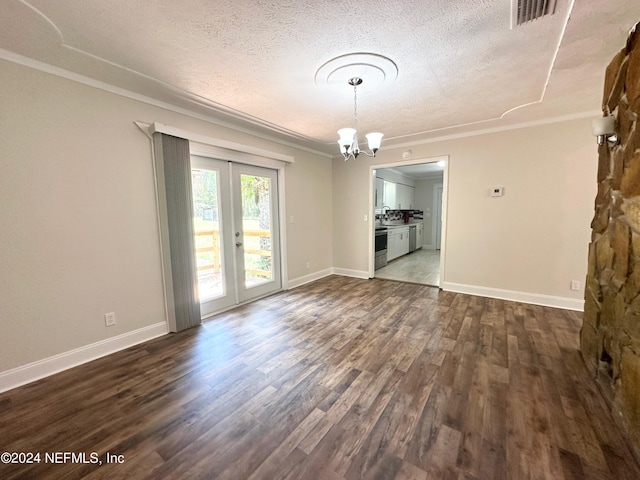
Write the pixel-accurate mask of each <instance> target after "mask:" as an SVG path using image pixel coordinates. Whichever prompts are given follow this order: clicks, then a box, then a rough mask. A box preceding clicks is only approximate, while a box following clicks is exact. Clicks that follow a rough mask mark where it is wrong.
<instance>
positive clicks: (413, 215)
mask: <svg viewBox="0 0 640 480" xmlns="http://www.w3.org/2000/svg"><path fill="white" fill-rule="evenodd" d="M422 217H423V212H422V210H387V211H385V213H376V222H377V223H391V224H393V223H415V222H417V221H421V220H422Z"/></svg>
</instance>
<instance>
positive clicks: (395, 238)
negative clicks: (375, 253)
mask: <svg viewBox="0 0 640 480" xmlns="http://www.w3.org/2000/svg"><path fill="white" fill-rule="evenodd" d="M407 253H409V227H403V228H391V229H389V233H388V235H387V261H388V262H390V261H391V260H393V259H395V258H398V257H401V256H402V255H406V254H407Z"/></svg>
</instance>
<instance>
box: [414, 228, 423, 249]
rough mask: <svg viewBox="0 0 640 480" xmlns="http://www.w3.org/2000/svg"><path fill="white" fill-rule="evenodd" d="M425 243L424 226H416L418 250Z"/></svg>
mask: <svg viewBox="0 0 640 480" xmlns="http://www.w3.org/2000/svg"><path fill="white" fill-rule="evenodd" d="M423 241H424V225H423V224H422V223H419V224H418V225H416V250H417V249H418V248H422V243H423Z"/></svg>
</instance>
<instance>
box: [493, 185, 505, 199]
mask: <svg viewBox="0 0 640 480" xmlns="http://www.w3.org/2000/svg"><path fill="white" fill-rule="evenodd" d="M503 195H504V187H493V188H492V189H491V196H492V197H501V196H503Z"/></svg>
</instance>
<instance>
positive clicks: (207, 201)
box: [191, 169, 225, 302]
mask: <svg viewBox="0 0 640 480" xmlns="http://www.w3.org/2000/svg"><path fill="white" fill-rule="evenodd" d="M219 182H220V176H219V172H218V171H217V170H200V169H192V170H191V184H192V189H193V211H194V217H195V218H194V222H193V224H194V229H195V241H196V264H197V268H198V292H199V295H200V301H201V302H202V301H203V300H206V299H212V298H218V297H221V296H223V295H224V294H225V286H224V282H223V268H224V265H223V262H222V258H221V254H220V208H219V207H220V189H219Z"/></svg>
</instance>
